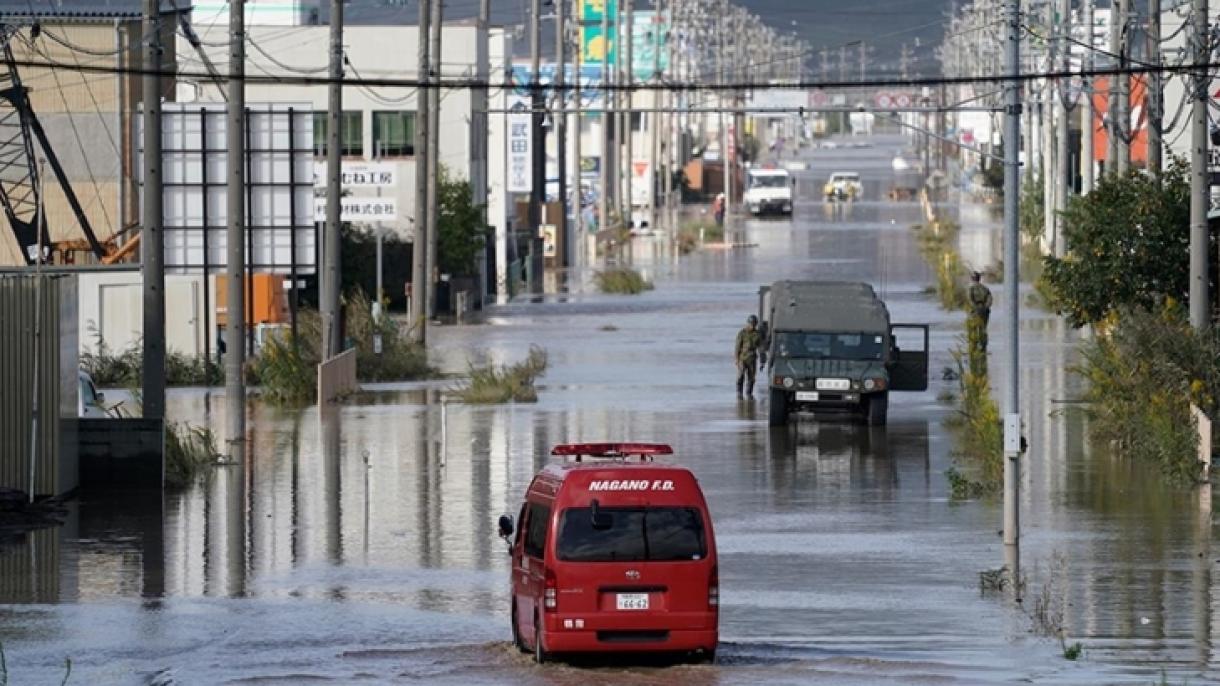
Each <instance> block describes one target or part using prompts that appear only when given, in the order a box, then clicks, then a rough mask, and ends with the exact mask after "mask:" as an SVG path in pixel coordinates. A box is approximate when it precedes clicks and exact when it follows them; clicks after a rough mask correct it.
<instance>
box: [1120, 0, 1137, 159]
mask: <svg viewBox="0 0 1220 686" xmlns="http://www.w3.org/2000/svg"><path fill="white" fill-rule="evenodd" d="M1131 2H1132V0H1115V5H1116V7H1118V10H1119V12H1118V21H1119V24H1118V43H1119V49H1118V66H1119V69H1121V70H1122V72H1123V73H1121V74H1119V75H1118V76H1117V77H1116V78H1117V79H1118V118H1117V120H1116V121H1117V123H1118V133H1119V136H1120V138H1119V140H1118V160H1117V162H1118V164H1117V165H1116V170H1117V171H1118V173H1119V174H1126V173H1127V170H1128V169H1130V167H1131V139H1132V138H1134V137H1135V131H1134V130H1133V129H1132V127H1131V76H1130V75H1129V74H1127V73H1126V70H1127V69H1128V68H1129V67H1130V66H1131V60H1130V57H1131V37H1130V34H1129V31H1130V30H1131Z"/></svg>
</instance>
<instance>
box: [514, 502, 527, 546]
mask: <svg viewBox="0 0 1220 686" xmlns="http://www.w3.org/2000/svg"><path fill="white" fill-rule="evenodd" d="M526 507H528V506H527V505H526V504H525V503H522V504H521V512H520V513H519V514H518V515H517V532H516V533H515V534H514V535H513V547H514V548H516V547H517V545H518V544H519V543H521V532H522V531H523V530H525V512H526V509H525V508H526Z"/></svg>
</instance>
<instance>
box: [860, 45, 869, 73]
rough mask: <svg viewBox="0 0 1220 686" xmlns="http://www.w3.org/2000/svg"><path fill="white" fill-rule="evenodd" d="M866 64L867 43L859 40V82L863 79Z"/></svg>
mask: <svg viewBox="0 0 1220 686" xmlns="http://www.w3.org/2000/svg"><path fill="white" fill-rule="evenodd" d="M867 65H868V44H866V43H865V42H864V41H861V42H860V83H864V81H865V71H864V70H865V68H866V67H867Z"/></svg>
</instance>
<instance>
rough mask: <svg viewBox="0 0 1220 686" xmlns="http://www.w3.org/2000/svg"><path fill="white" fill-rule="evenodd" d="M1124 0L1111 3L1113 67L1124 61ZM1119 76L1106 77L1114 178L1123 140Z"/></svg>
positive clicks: (1110, 172)
mask: <svg viewBox="0 0 1220 686" xmlns="http://www.w3.org/2000/svg"><path fill="white" fill-rule="evenodd" d="M1122 1H1123V0H1112V2H1111V3H1110V54H1111V55H1113V57H1111V58H1110V59H1111V61H1112V62H1113V66H1115V67H1121V66H1122V59H1120V58H1119V56H1118V54H1119V52H1121V51H1122V39H1121V33H1120V29H1119V16H1120V15H1121V13H1122V10H1121V3H1122ZM1118 82H1119V76H1118V74H1111V75H1110V76H1108V77H1106V96H1107V102H1106V121H1107V123H1108V126H1107V127H1106V175H1107V176H1112V175H1113V174H1114V173H1115V172H1116V171H1117V170H1118V149H1119V147H1120V145H1121V142H1120V141H1121V140H1122V129H1121V128H1120V127H1119V116H1118Z"/></svg>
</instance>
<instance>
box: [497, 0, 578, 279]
mask: <svg viewBox="0 0 1220 686" xmlns="http://www.w3.org/2000/svg"><path fill="white" fill-rule="evenodd" d="M490 1H491V0H483V2H485V3H487V2H490ZM567 1H568V0H559V2H567ZM572 8H573V15H572V18H573V19H574V20H575V22H576V23H575V26H576V49H575V51H574V52H573V54H572V62H573V69H572V76H573V78H574V79H576V82H575V83H574V84H573V86H574V89H573V97H572V103H573V104H574V105H575V107H574V108H573V109H574V110H575V112H574V114H575V116H574V117H573V118H572V123H573V124H575V126H576V129H575V131H574V136H575V139H574V140H573V141H572V157H575V158H576V159H575V160H574V164H573V166H574V167H575V169H576V206H575V208H574V209H575V212H573V213H572V219H574V220H575V221H573V222H572V224H573V226H572V235H571V236H569V241H568V244H569V246H570V247H569V248H568V256H569V257H570V258H571V259H572V261H571V262H570V263H569V266H576V265H579V264H581V263H583V262H584V246H585V232H586V231H587V229H586V228H585V213H584V209H585V185H584V169H583V167H582V165H581V160H582V159H583V158H582V157H581V155H583V154H584V153H583V151H582V150H581V147H582V146H581V140H580V136H581V124H582V122H581V119H583V118H584V115H583V114H581V110H582V109H584V107H583V103H584V100H583V95H582V94H581V89H580V86H581V75H580V72H581V64H582V60H583V59H584V49H585V46H584V41H583V40H582V39H581V33H580V31H581V28H580V27H581V25H582V22H583V20H584V17H582V16H580V0H573V2H572Z"/></svg>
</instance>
